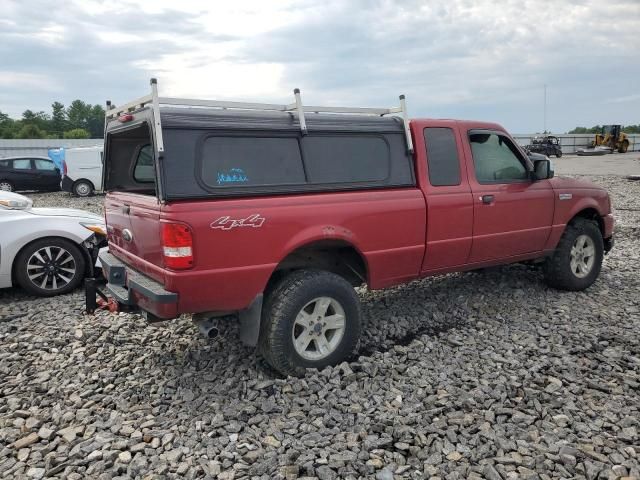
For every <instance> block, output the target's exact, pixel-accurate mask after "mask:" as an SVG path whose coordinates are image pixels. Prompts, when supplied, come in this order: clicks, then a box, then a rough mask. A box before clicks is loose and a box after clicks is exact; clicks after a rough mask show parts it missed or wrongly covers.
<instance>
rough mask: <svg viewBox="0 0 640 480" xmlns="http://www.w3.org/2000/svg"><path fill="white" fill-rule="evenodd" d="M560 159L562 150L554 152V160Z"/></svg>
mask: <svg viewBox="0 0 640 480" xmlns="http://www.w3.org/2000/svg"><path fill="white" fill-rule="evenodd" d="M560 157H562V150H558V151H557V152H556V158H560Z"/></svg>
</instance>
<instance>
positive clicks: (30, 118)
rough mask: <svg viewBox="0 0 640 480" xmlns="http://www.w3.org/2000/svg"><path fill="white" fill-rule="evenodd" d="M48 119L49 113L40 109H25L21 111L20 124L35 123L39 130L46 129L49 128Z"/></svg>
mask: <svg viewBox="0 0 640 480" xmlns="http://www.w3.org/2000/svg"><path fill="white" fill-rule="evenodd" d="M49 121H50V118H49V115H47V114H46V113H44V112H42V111H41V112H34V111H32V110H25V111H24V112H23V113H22V125H35V126H36V127H38V128H39V129H40V130H44V131H47V130H48V129H49Z"/></svg>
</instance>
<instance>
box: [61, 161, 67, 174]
mask: <svg viewBox="0 0 640 480" xmlns="http://www.w3.org/2000/svg"><path fill="white" fill-rule="evenodd" d="M62 173H63V174H64V176H65V177H66V176H67V162H65V161H64V160H62Z"/></svg>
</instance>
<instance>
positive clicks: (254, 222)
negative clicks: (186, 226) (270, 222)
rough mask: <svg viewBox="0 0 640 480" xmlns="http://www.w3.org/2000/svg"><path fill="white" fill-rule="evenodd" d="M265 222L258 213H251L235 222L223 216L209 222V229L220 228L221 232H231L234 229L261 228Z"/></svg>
mask: <svg viewBox="0 0 640 480" xmlns="http://www.w3.org/2000/svg"><path fill="white" fill-rule="evenodd" d="M264 222H265V218H264V217H261V216H260V214H259V213H253V214H251V215H249V216H248V217H247V218H239V219H237V220H234V219H232V218H231V217H228V216H224V217H220V218H218V219H217V220H214V221H213V222H211V228H220V229H222V230H231V229H232V228H236V227H253V228H258V227H261V226H262V224H263V223H264Z"/></svg>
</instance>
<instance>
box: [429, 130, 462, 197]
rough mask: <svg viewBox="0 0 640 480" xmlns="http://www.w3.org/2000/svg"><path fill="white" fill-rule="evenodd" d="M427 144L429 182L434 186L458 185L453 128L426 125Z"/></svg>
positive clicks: (456, 153) (458, 167)
mask: <svg viewBox="0 0 640 480" xmlns="http://www.w3.org/2000/svg"><path fill="white" fill-rule="evenodd" d="M424 143H425V145H426V146H427V167H428V170H429V183H431V185H432V186H434V187H443V186H453V185H460V160H459V159H458V147H457V145H456V138H455V136H454V133H453V130H452V129H450V128H441V127H427V128H425V129H424Z"/></svg>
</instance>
